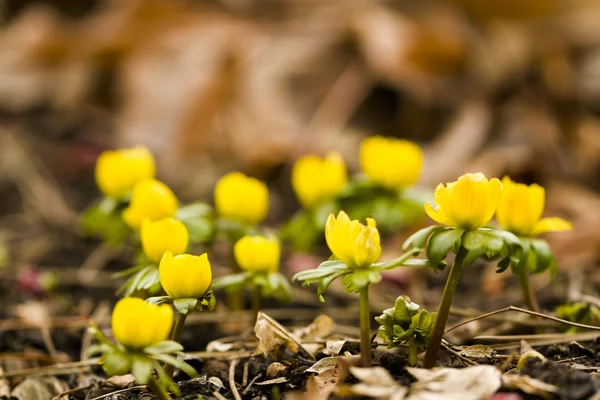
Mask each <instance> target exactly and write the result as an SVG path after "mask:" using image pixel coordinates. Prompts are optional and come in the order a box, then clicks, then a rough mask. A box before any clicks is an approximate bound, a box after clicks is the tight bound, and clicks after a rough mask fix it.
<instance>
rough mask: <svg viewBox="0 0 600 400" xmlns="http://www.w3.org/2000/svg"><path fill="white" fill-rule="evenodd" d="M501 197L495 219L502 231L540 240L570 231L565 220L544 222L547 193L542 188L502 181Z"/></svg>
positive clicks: (508, 180) (556, 219) (555, 218)
mask: <svg viewBox="0 0 600 400" xmlns="http://www.w3.org/2000/svg"><path fill="white" fill-rule="evenodd" d="M502 185H503V186H504V188H503V189H502V195H501V196H500V202H499V203H498V210H496V219H497V220H498V223H500V225H501V226H502V228H503V229H505V230H507V231H510V232H512V233H514V234H516V235H519V236H531V237H533V236H537V235H540V234H542V233H545V232H560V231H568V230H571V228H572V225H571V223H569V222H567V221H565V220H564V219H562V218H557V217H553V218H542V214H543V212H544V203H545V197H546V192H545V190H544V188H543V187H541V186H539V185H536V184H533V185H530V186H527V185H524V184H522V183H515V182H513V181H511V180H510V178H509V177H505V178H504V179H502Z"/></svg>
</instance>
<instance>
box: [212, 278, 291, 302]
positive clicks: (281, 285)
mask: <svg viewBox="0 0 600 400" xmlns="http://www.w3.org/2000/svg"><path fill="white" fill-rule="evenodd" d="M252 287H260V289H261V294H262V296H263V297H275V298H277V299H278V300H280V301H283V302H290V301H291V300H292V288H291V286H290V283H289V281H288V279H287V278H286V277H285V276H283V275H282V274H280V273H279V272H273V273H267V272H264V271H248V272H241V273H238V274H231V275H225V276H223V277H220V278H216V279H214V280H213V283H212V288H213V290H219V289H236V288H237V290H244V289H245V288H252Z"/></svg>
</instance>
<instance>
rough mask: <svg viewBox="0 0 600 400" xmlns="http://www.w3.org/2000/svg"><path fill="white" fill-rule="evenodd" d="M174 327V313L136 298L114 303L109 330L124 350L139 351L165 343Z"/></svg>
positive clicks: (167, 308)
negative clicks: (110, 328) (110, 329)
mask: <svg viewBox="0 0 600 400" xmlns="http://www.w3.org/2000/svg"><path fill="white" fill-rule="evenodd" d="M172 325H173V309H172V308H171V306H169V305H166V304H163V305H161V306H157V305H154V304H149V303H146V302H145V301H144V300H142V299H139V298H137V297H125V298H124V299H121V300H119V301H118V302H117V305H116V306H115V308H114V310H113V313H112V330H113V334H114V335H115V338H116V339H117V341H118V342H119V343H121V344H122V345H123V346H124V347H126V348H128V349H131V350H139V349H143V348H146V347H149V346H152V345H154V344H156V343H159V342H162V341H163V340H167V338H168V337H169V333H170V332H171V326H172Z"/></svg>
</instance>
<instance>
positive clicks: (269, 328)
mask: <svg viewBox="0 0 600 400" xmlns="http://www.w3.org/2000/svg"><path fill="white" fill-rule="evenodd" d="M254 333H255V334H256V337H257V338H258V345H257V346H256V352H255V353H254V354H255V355H258V354H263V355H265V356H268V355H269V354H270V353H271V352H272V351H273V350H275V349H276V348H278V347H279V346H282V345H284V346H286V347H287V348H288V349H289V350H290V351H291V352H292V353H297V352H299V351H300V350H302V351H303V352H304V353H306V354H309V355H310V353H309V352H308V351H307V350H306V349H305V348H303V347H302V345H301V344H300V340H299V339H298V338H297V337H296V336H295V335H293V334H292V333H290V332H289V331H288V330H287V329H285V328H284V327H283V326H282V325H281V324H280V323H279V322H277V321H275V320H274V319H273V318H271V317H269V316H268V315H266V314H265V313H262V312H259V313H258V317H257V319H256V325H255V326H254Z"/></svg>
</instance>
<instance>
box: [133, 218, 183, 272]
mask: <svg viewBox="0 0 600 400" xmlns="http://www.w3.org/2000/svg"><path fill="white" fill-rule="evenodd" d="M140 235H141V239H142V247H143V249H144V253H146V255H147V256H148V257H149V258H150V259H151V260H152V261H156V262H159V261H160V259H161V258H162V256H163V254H165V251H170V252H171V253H172V254H175V255H178V254H182V253H184V252H185V249H187V246H188V241H189V234H188V230H187V228H186V227H185V225H184V224H183V222H181V221H178V220H176V219H174V218H165V219H161V220H158V221H154V222H152V221H150V220H148V219H145V220H144V222H142V229H141V230H140Z"/></svg>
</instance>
